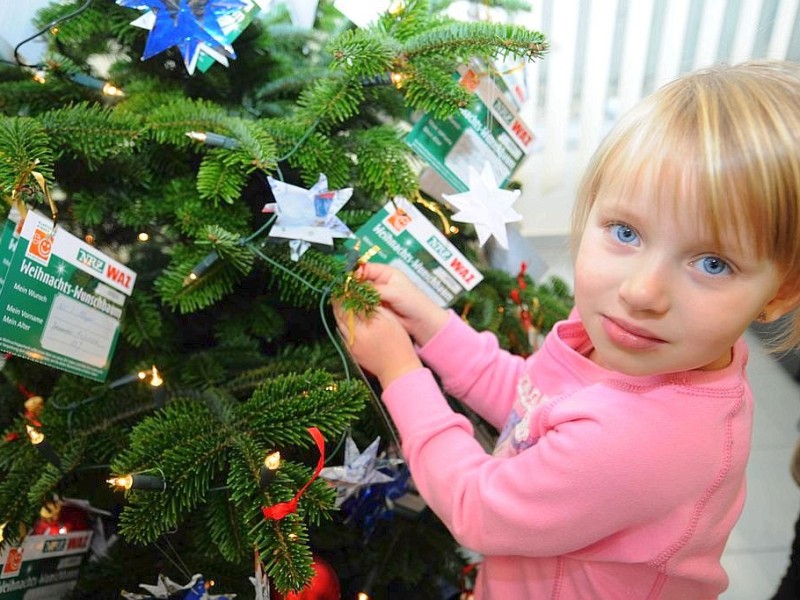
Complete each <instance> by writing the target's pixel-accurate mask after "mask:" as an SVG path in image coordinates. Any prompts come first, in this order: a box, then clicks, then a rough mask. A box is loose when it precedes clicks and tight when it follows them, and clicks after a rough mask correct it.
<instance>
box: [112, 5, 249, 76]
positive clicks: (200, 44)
mask: <svg viewBox="0 0 800 600" xmlns="http://www.w3.org/2000/svg"><path fill="white" fill-rule="evenodd" d="M117 4H119V5H120V6H123V7H125V8H135V9H137V10H142V11H147V12H145V13H144V14H143V15H142V16H141V17H140V18H139V19H136V20H135V21H133V23H132V24H133V25H136V26H138V27H142V28H144V29H148V30H150V35H149V36H148V37H147V43H146V44H145V48H144V53H143V54H142V60H147V59H148V58H151V57H153V56H155V55H156V54H160V53H161V52H164V51H165V50H167V49H168V48H171V47H173V46H175V47H177V48H178V49H179V50H180V53H181V56H182V57H183V63H184V65H186V70H187V71H188V72H189V74H193V73H194V71H195V69H196V68H197V64H198V61H199V60H200V59H201V58H203V57H204V56H206V57H211V58H213V59H214V60H216V61H217V62H220V63H222V64H224V65H226V66H227V65H228V59H234V58H236V52H235V51H234V50H233V46H232V45H231V43H230V42H231V39H233V37H235V33H234V30H233V29H232V25H233V24H235V23H236V22H237V21H240V20H241V19H240V18H239V17H241V15H242V14H243V13H244V12H245V11H247V10H250V9H252V8H253V4H252V2H247V1H245V0H117ZM236 33H238V32H236Z"/></svg>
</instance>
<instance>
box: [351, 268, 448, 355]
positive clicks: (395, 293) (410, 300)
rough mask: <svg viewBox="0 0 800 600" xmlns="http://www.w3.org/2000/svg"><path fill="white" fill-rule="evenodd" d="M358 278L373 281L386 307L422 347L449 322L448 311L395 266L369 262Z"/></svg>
mask: <svg viewBox="0 0 800 600" xmlns="http://www.w3.org/2000/svg"><path fill="white" fill-rule="evenodd" d="M358 276H359V278H360V279H361V281H369V282H370V283H371V284H372V285H373V286H375V289H376V290H377V291H378V293H379V294H380V295H381V302H382V304H383V305H384V306H385V307H386V308H388V309H389V310H391V311H392V312H393V313H394V315H395V316H396V317H397V319H398V320H399V321H400V323H401V324H402V325H403V327H404V328H405V330H406V331H407V332H408V333H409V334H410V335H411V336H412V337H413V338H414V340H415V341H416V342H417V344H419V345H420V346H423V345H425V343H427V341H428V340H430V339H431V338H432V337H433V335H434V334H435V333H436V332H437V331H439V329H441V328H442V327H443V326H444V324H445V323H446V322H447V319H448V314H447V311H446V310H445V309H443V308H442V307H440V306H438V305H437V304H436V303H435V302H434V301H433V300H431V299H430V298H429V297H428V296H426V295H425V293H424V292H423V291H422V290H420V289H419V288H418V287H417V286H416V285H414V283H412V282H411V280H410V279H409V278H408V277H406V276H405V274H403V273H402V272H401V271H398V270H397V269H395V268H394V267H390V266H389V265H382V264H378V263H366V264H365V265H364V266H362V267H361V269H360V270H359V271H358Z"/></svg>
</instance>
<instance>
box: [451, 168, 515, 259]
mask: <svg viewBox="0 0 800 600" xmlns="http://www.w3.org/2000/svg"><path fill="white" fill-rule="evenodd" d="M442 197H443V198H444V199H445V200H447V202H449V203H450V204H451V205H452V206H454V207H455V208H456V209H458V211H459V212H457V213H455V214H454V215H453V216H452V219H453V220H454V221H459V222H461V223H472V224H473V225H474V226H475V233H477V234H478V242H479V243H480V245H481V246H483V245H484V244H485V243H486V241H487V240H488V239H489V237H490V236H494V238H495V239H496V240H497V243H498V244H500V245H501V246H502V247H503V248H505V249H506V250H507V249H508V234H507V233H506V223H513V222H515V221H520V220H521V219H522V215H521V214H519V213H518V212H516V211H515V210H514V209H513V208H511V205H512V204H514V202H515V201H516V200H517V198H518V197H519V190H513V191H510V190H504V189H500V188H499V187H498V186H497V181H496V180H495V177H494V172H493V171H492V167H491V166H490V165H489V163H488V162H487V163H484V165H483V171H482V172H481V173H478V172H477V171H476V170H475V169H474V168H472V167H470V168H469V191H468V192H463V193H461V194H442Z"/></svg>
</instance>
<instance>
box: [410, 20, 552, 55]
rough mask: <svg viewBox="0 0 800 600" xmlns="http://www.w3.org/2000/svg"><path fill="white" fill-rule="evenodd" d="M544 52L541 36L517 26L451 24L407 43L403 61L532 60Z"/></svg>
mask: <svg viewBox="0 0 800 600" xmlns="http://www.w3.org/2000/svg"><path fill="white" fill-rule="evenodd" d="M546 51H547V42H546V41H545V37H544V35H542V34H541V33H539V32H538V31H531V30H529V29H526V28H525V27H521V26H519V25H510V24H506V23H487V22H483V21H481V22H469V23H468V22H454V23H450V24H448V25H444V26H442V27H437V28H435V29H432V30H429V31H423V32H422V33H420V34H418V35H416V36H414V37H412V38H410V39H408V40H406V42H405V47H404V52H405V56H406V59H407V60H408V61H410V62H414V61H415V60H417V59H418V58H419V57H425V56H435V57H439V58H442V57H448V58H452V59H456V60H467V59H469V58H471V57H473V56H491V57H495V58H498V57H500V58H503V57H507V56H514V57H516V58H519V59H522V60H525V61H532V60H536V59H539V58H541V57H542V56H543V55H544V53H545V52H546Z"/></svg>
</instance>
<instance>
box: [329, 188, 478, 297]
mask: <svg viewBox="0 0 800 600" xmlns="http://www.w3.org/2000/svg"><path fill="white" fill-rule="evenodd" d="M355 235H356V237H355V239H353V240H348V241H347V242H346V243H345V246H346V247H348V248H350V249H352V248H353V247H354V246H355V245H356V244H358V246H359V254H364V253H365V252H367V251H368V250H369V249H370V248H372V247H373V246H377V248H378V253H377V254H376V255H375V256H373V257H372V258H370V261H371V262H376V263H382V264H388V265H391V266H393V267H396V268H397V269H399V270H400V271H402V272H403V273H405V274H406V275H408V277H409V279H411V281H413V282H414V283H416V284H417V286H418V287H419V288H420V289H421V290H422V291H423V292H425V293H426V294H427V295H428V296H430V297H431V298H432V299H433V300H434V301H435V302H436V303H437V304H438V305H439V306H448V305H450V304H452V302H453V301H454V300H455V299H456V297H457V296H458V295H459V294H460V293H461V292H464V291H466V290H471V289H472V288H474V287H475V286H476V285H478V283H480V281H481V280H482V279H483V275H482V274H481V273H480V271H478V269H476V268H475V266H474V265H473V264H472V263H470V262H469V260H467V258H466V257H465V256H464V255H463V254H462V253H461V252H460V251H459V250H458V248H456V247H455V246H453V244H452V243H450V240H448V239H447V238H446V237H445V236H444V234H442V232H441V231H439V230H438V229H436V227H434V226H433V225H432V224H431V222H430V221H428V219H426V218H425V215H423V214H422V213H421V212H419V210H417V208H416V207H415V206H414V205H413V204H411V202H409V201H408V200H407V199H406V198H403V197H401V196H398V197H396V198H395V199H394V201H393V202H388V203H387V204H386V205H385V206H384V207H383V208H382V209H381V210H379V211H378V212H377V213H375V214H374V215H373V216H372V218H370V220H369V221H367V222H366V223H364V225H362V226H361V228H360V229H359V230H358V231H357V232H356V234H355Z"/></svg>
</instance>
